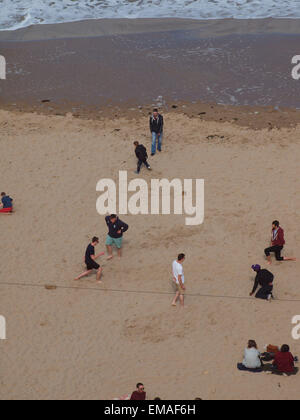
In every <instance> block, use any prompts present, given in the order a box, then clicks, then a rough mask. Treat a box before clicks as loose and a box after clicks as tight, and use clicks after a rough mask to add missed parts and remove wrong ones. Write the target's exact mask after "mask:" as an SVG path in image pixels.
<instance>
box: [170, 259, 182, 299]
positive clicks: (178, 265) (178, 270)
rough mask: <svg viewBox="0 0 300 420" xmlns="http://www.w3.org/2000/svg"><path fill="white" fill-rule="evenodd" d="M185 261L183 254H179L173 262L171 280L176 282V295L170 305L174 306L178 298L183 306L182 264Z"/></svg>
mask: <svg viewBox="0 0 300 420" xmlns="http://www.w3.org/2000/svg"><path fill="white" fill-rule="evenodd" d="M184 261H185V255H184V254H179V255H178V259H177V260H175V261H174V262H173V267H172V268H173V280H174V282H175V284H176V288H177V291H176V295H175V298H174V299H173V301H172V306H176V303H177V300H178V299H179V300H180V304H181V306H182V307H183V306H184V294H185V285H184V274H183V267H182V264H183V263H184Z"/></svg>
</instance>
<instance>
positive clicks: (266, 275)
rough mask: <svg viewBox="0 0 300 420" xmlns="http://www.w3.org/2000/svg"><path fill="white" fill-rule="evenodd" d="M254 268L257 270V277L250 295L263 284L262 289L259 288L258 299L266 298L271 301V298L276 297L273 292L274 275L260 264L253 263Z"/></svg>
mask: <svg viewBox="0 0 300 420" xmlns="http://www.w3.org/2000/svg"><path fill="white" fill-rule="evenodd" d="M252 270H253V271H255V272H256V273H257V274H256V278H255V283H254V287H253V290H252V292H251V293H250V296H253V295H254V293H255V292H256V290H257V288H258V286H261V289H259V291H258V292H257V293H256V295H255V297H256V299H264V300H268V301H269V302H271V299H274V297H273V293H272V292H273V281H274V275H273V274H272V273H270V271H268V270H265V269H262V268H261V266H260V265H258V264H256V265H253V266H252Z"/></svg>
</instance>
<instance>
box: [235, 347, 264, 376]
mask: <svg viewBox="0 0 300 420" xmlns="http://www.w3.org/2000/svg"><path fill="white" fill-rule="evenodd" d="M237 367H238V369H239V370H243V371H248V372H253V373H257V372H262V370H263V369H262V361H261V358H260V352H259V351H258V350H257V344H256V342H255V341H254V340H249V341H248V346H247V348H246V349H245V354H244V360H243V363H239V364H238V366H237Z"/></svg>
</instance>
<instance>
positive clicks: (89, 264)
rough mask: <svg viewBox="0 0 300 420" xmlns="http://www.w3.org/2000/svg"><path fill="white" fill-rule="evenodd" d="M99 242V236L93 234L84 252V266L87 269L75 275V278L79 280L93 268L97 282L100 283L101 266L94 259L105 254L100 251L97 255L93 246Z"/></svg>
mask: <svg viewBox="0 0 300 420" xmlns="http://www.w3.org/2000/svg"><path fill="white" fill-rule="evenodd" d="M98 244H99V238H97V237H96V236H94V238H93V239H92V242H91V243H90V244H89V245H88V247H87V249H86V252H85V258H84V261H85V264H86V268H87V271H85V272H84V273H82V274H80V276H78V277H76V279H75V280H80V279H82V278H83V277H87V276H88V275H89V274H90V273H91V272H92V271H93V270H97V277H96V278H97V283H102V281H101V280H100V279H101V275H102V268H101V267H100V265H99V264H97V263H96V260H97V259H98V258H99V257H101V256H103V255H105V253H104V252H101V253H100V254H98V255H95V247H96V246H97V245H98Z"/></svg>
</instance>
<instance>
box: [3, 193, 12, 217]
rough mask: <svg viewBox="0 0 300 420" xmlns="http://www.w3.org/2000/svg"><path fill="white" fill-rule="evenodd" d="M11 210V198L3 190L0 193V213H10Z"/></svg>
mask: <svg viewBox="0 0 300 420" xmlns="http://www.w3.org/2000/svg"><path fill="white" fill-rule="evenodd" d="M12 211H13V199H12V198H10V196H9V195H7V194H6V193H5V192H2V193H1V204H0V213H6V214H10V213H12Z"/></svg>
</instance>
